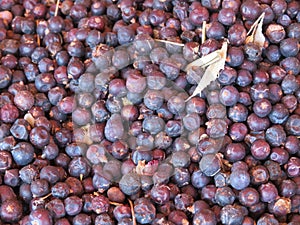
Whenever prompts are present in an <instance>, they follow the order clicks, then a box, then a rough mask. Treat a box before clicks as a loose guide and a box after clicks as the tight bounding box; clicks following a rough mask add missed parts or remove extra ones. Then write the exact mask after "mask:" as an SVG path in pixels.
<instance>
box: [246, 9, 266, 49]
mask: <svg viewBox="0 0 300 225" xmlns="http://www.w3.org/2000/svg"><path fill="white" fill-rule="evenodd" d="M264 18H265V13H262V14H261V15H260V17H258V19H257V20H256V21H255V22H254V24H253V25H252V26H251V28H250V30H249V31H248V33H247V35H250V36H248V37H247V38H246V43H249V42H253V43H254V44H256V45H258V46H259V47H260V48H263V47H264V44H265V40H266V38H265V36H264V34H263V32H262V25H263V21H264Z"/></svg>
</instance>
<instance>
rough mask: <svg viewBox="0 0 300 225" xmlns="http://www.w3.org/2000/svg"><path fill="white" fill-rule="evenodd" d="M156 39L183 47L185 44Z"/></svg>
mask: <svg viewBox="0 0 300 225" xmlns="http://www.w3.org/2000/svg"><path fill="white" fill-rule="evenodd" d="M154 41H158V42H163V43H167V44H172V45H178V46H181V47H183V46H184V44H182V43H177V42H173V41H166V40H160V39H154Z"/></svg>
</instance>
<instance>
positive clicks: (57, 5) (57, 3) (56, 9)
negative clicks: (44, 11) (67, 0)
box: [54, 0, 60, 16]
mask: <svg viewBox="0 0 300 225" xmlns="http://www.w3.org/2000/svg"><path fill="white" fill-rule="evenodd" d="M59 2H60V0H57V2H56V7H55V13H54V16H57V13H58V7H59Z"/></svg>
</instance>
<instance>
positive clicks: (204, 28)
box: [201, 21, 206, 44]
mask: <svg viewBox="0 0 300 225" xmlns="http://www.w3.org/2000/svg"><path fill="white" fill-rule="evenodd" d="M205 39H206V21H204V22H203V24H202V34H201V43H202V44H203V43H204V42H205Z"/></svg>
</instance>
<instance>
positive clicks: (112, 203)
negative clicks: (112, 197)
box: [109, 201, 123, 206]
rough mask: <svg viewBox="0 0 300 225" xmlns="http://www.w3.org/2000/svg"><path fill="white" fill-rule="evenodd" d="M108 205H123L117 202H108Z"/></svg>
mask: <svg viewBox="0 0 300 225" xmlns="http://www.w3.org/2000/svg"><path fill="white" fill-rule="evenodd" d="M109 204H111V205H114V206H120V205H123V204H122V203H119V202H111V201H110V202H109Z"/></svg>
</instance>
